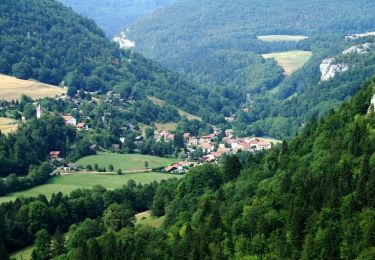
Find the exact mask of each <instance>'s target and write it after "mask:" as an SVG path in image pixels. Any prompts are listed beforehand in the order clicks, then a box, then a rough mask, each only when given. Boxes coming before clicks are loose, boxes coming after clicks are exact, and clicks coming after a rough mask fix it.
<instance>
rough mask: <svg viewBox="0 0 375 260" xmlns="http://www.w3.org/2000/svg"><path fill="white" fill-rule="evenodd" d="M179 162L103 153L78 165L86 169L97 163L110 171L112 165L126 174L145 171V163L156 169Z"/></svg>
mask: <svg viewBox="0 0 375 260" xmlns="http://www.w3.org/2000/svg"><path fill="white" fill-rule="evenodd" d="M177 161H178V160H177V159H176V158H162V157H156V156H151V155H142V154H118V153H107V152H102V153H98V154H96V155H91V156H87V157H84V158H82V159H80V160H78V161H77V165H79V166H82V167H86V166H87V165H89V164H90V165H91V166H94V164H95V163H97V164H98V166H99V167H101V168H103V167H105V168H106V169H107V170H108V166H109V165H110V164H112V165H113V167H114V168H115V171H117V170H118V169H121V170H122V171H124V172H126V171H139V170H145V162H148V168H156V167H161V166H168V165H170V164H172V163H175V162H177Z"/></svg>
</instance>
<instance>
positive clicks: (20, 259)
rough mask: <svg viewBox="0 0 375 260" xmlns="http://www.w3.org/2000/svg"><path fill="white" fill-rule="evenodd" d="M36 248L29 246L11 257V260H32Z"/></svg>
mask: <svg viewBox="0 0 375 260" xmlns="http://www.w3.org/2000/svg"><path fill="white" fill-rule="evenodd" d="M34 248H35V246H28V247H25V248H23V249H21V250H18V251H16V252H13V253H11V254H10V255H9V258H10V259H16V260H30V259H31V254H32V253H33V250H34Z"/></svg>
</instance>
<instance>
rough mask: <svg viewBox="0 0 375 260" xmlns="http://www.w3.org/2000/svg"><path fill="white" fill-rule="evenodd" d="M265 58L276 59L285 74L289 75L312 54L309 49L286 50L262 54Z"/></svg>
mask: <svg viewBox="0 0 375 260" xmlns="http://www.w3.org/2000/svg"><path fill="white" fill-rule="evenodd" d="M262 56H263V58H265V59H272V58H274V59H276V61H277V63H278V64H279V65H280V66H281V67H283V68H284V70H285V75H287V76H290V75H292V74H293V72H295V71H296V70H298V69H300V68H301V67H302V66H303V65H304V64H305V63H306V62H307V61H308V60H309V59H310V58H311V56H312V52H310V51H287V52H275V53H269V54H263V55H262Z"/></svg>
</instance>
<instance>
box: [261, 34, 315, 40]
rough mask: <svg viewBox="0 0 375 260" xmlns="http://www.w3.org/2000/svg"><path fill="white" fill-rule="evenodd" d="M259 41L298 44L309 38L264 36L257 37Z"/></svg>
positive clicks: (301, 36) (299, 36)
mask: <svg viewBox="0 0 375 260" xmlns="http://www.w3.org/2000/svg"><path fill="white" fill-rule="evenodd" d="M257 38H258V40H261V41H265V42H286V41H293V42H298V41H302V40H305V39H308V38H309V37H307V36H303V35H262V36H258V37H257Z"/></svg>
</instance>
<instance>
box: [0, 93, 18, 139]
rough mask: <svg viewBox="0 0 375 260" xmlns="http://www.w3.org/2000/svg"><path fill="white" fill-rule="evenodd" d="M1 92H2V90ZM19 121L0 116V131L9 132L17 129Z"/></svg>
mask: <svg viewBox="0 0 375 260" xmlns="http://www.w3.org/2000/svg"><path fill="white" fill-rule="evenodd" d="M0 93H1V92H0ZM18 124H19V122H18V121H17V120H14V119H11V118H5V117H0V131H1V133H3V134H9V133H12V132H14V131H16V130H17V128H18Z"/></svg>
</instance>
